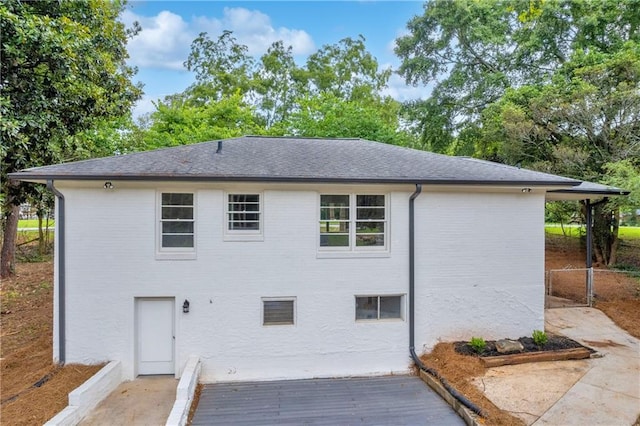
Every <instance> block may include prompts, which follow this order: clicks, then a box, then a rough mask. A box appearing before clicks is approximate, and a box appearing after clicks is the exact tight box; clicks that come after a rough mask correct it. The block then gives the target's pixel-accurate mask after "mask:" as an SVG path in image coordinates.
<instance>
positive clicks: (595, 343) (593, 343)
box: [585, 339, 624, 348]
mask: <svg viewBox="0 0 640 426" xmlns="http://www.w3.org/2000/svg"><path fill="white" fill-rule="evenodd" d="M585 342H586V343H587V345H591V346H593V347H595V348H611V347H620V346H624V345H621V344H620V343H616V342H612V341H611V340H609V339H607V340H604V341H599V340H585Z"/></svg>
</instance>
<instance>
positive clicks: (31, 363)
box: [0, 261, 100, 425]
mask: <svg viewBox="0 0 640 426" xmlns="http://www.w3.org/2000/svg"><path fill="white" fill-rule="evenodd" d="M52 277H53V264H52V262H50V261H48V262H41V263H19V264H18V266H17V271H16V275H15V277H13V278H11V279H8V280H3V281H2V284H1V286H0V303H1V305H0V306H1V308H0V310H1V315H0V319H1V321H2V322H1V330H2V334H1V335H0V372H1V377H0V378H1V385H0V408H1V410H0V424H2V425H5V424H7V425H8V424H11V425H36V424H39V425H40V424H43V423H44V422H46V421H47V420H49V419H50V418H51V417H53V416H54V415H55V414H57V413H58V412H59V411H61V410H62V409H63V408H64V407H66V406H67V403H68V399H67V394H68V393H69V392H71V391H72V390H73V389H75V388H76V387H78V386H80V385H81V384H82V383H83V382H84V381H86V380H87V379H88V378H89V377H91V376H92V375H93V374H94V373H95V372H96V371H98V370H99V369H100V366H82V365H66V366H64V367H60V366H58V365H55V364H54V363H53V362H52V343H51V333H52V324H53V307H52V304H53V289H52V287H53V285H52V283H53V278H52ZM36 383H37V384H39V385H40V386H37V385H36Z"/></svg>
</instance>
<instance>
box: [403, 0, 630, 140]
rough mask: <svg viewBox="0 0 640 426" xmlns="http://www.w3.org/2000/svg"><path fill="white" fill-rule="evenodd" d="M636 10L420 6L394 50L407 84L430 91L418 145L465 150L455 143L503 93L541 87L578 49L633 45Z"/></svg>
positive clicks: (604, 5) (589, 2) (551, 4)
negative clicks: (420, 141)
mask: <svg viewBox="0 0 640 426" xmlns="http://www.w3.org/2000/svg"><path fill="white" fill-rule="evenodd" d="M639 10H640V3H639V2H638V1H637V0H627V1H623V2H619V1H617V0H583V1H575V0H548V1H542V0H516V1H513V0H499V1H495V0H477V1H472V0H455V1H450V0H434V1H430V2H428V3H426V4H425V6H424V14H423V15H421V16H416V17H414V18H413V19H412V20H410V21H409V22H408V24H407V28H408V30H409V34H408V35H406V36H403V37H400V38H398V39H397V40H396V49H395V51H396V54H397V55H398V56H399V57H400V59H401V60H402V64H401V66H400V68H399V73H400V74H401V75H402V76H404V77H405V78H406V81H407V83H410V84H419V83H422V84H427V85H431V87H432V93H431V96H430V98H429V99H427V100H426V101H425V102H419V103H416V104H415V105H414V108H413V109H414V111H413V116H414V118H416V121H417V123H418V125H419V127H420V130H421V132H422V139H423V142H424V143H425V144H426V145H427V146H432V147H434V148H435V149H437V150H438V151H440V152H450V151H451V150H452V149H451V146H452V145H453V144H455V145H457V146H459V147H468V145H469V144H468V143H467V142H466V141H462V142H458V141H456V140H457V139H458V138H461V137H465V136H472V137H475V135H476V132H475V131H471V132H465V130H468V129H469V128H471V129H472V130H473V128H474V127H477V126H478V123H479V121H480V118H481V115H482V112H483V111H484V109H485V108H486V107H487V106H488V105H490V104H491V103H494V102H497V101H498V100H499V99H500V98H501V97H502V96H503V95H504V94H505V92H506V90H507V89H509V88H517V87H520V86H523V85H538V84H547V83H548V82H549V81H550V80H551V78H552V76H554V75H555V73H556V71H558V70H559V69H560V67H561V66H562V65H563V64H564V63H565V62H567V61H568V60H569V59H570V58H572V56H573V54H574V52H576V51H578V50H583V51H585V52H592V51H594V52H602V53H613V52H616V51H618V50H620V49H621V48H622V46H623V45H624V44H625V43H626V42H627V41H630V40H634V41H636V42H637V41H639V40H638V39H639V38H640V33H639V31H638V25H639V24H640V13H639V12H638V11H639ZM443 131H444V134H442V132H443ZM472 142H473V141H472ZM454 148H455V147H454ZM453 150H454V151H455V149H453Z"/></svg>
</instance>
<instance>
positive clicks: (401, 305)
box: [353, 294, 406, 322]
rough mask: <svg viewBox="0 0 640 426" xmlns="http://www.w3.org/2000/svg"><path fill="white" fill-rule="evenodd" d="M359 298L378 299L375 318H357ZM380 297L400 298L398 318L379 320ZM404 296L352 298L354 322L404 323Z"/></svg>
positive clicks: (359, 296) (379, 295) (367, 295)
mask: <svg viewBox="0 0 640 426" xmlns="http://www.w3.org/2000/svg"><path fill="white" fill-rule="evenodd" d="M361 297H377V298H378V314H377V318H358V317H357V315H358V310H357V309H358V299H359V298H361ZM381 297H399V298H400V318H380V298H381ZM405 304H406V295H405V294H356V295H355V297H354V298H353V314H354V315H353V318H354V319H355V321H356V322H387V321H404V320H405V312H406V306H405Z"/></svg>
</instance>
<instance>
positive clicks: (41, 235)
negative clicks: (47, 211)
mask: <svg viewBox="0 0 640 426" xmlns="http://www.w3.org/2000/svg"><path fill="white" fill-rule="evenodd" d="M46 250H47V246H46V241H45V240H44V230H43V229H42V214H41V213H40V211H38V254H39V255H40V256H43V255H44V254H45V252H46Z"/></svg>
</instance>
